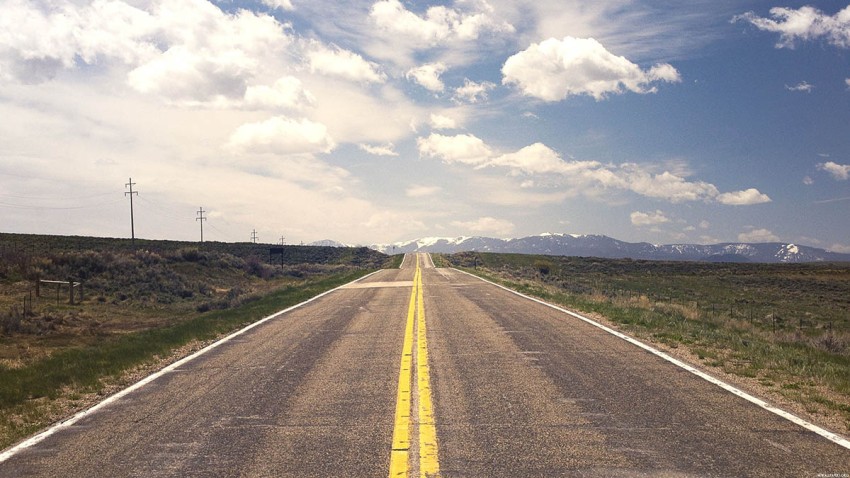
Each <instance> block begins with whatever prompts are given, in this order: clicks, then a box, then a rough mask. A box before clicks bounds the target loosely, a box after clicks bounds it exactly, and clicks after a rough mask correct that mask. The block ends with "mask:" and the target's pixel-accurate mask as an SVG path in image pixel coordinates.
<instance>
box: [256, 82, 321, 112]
mask: <svg viewBox="0 0 850 478" xmlns="http://www.w3.org/2000/svg"><path fill="white" fill-rule="evenodd" d="M314 102H315V98H314V97H313V95H312V94H311V93H310V92H309V91H307V90H305V89H304V87H303V85H302V84H301V80H299V79H298V78H295V77H293V76H285V77H282V78H279V79H277V80H276V81H275V82H274V84H273V85H272V86H266V85H254V86H249V87H248V88H247V89H246V90H245V106H246V107H248V108H253V109H281V108H284V109H293V110H298V109H302V108H304V107H306V106H309V105H311V104H313V103H314Z"/></svg>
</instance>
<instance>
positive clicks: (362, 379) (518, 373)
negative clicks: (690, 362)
mask: <svg viewBox="0 0 850 478" xmlns="http://www.w3.org/2000/svg"><path fill="white" fill-rule="evenodd" d="M2 458H5V460H4V461H3V462H2V463H0V476H2V477H8V478H12V477H31V476H32V477H36V476H38V477H41V476H46V477H52V476H55V477H201V476H221V477H237V476H238V477H255V476H256V477H299V478H303V477H388V476H399V477H403V476H411V477H414V476H442V477H558V476H575V477H677V478H678V477H743V476H747V477H749V476H752V477H758V476H764V477H784V476H787V477H811V478H818V477H848V476H850V450H848V449H847V448H846V447H845V446H843V445H842V444H840V443H835V442H833V441H830V440H827V439H826V438H824V437H822V436H820V435H818V434H816V433H814V432H812V431H810V430H808V429H806V428H803V427H801V426H799V425H797V424H795V423H792V422H791V421H788V420H786V419H784V418H782V417H780V416H778V415H776V414H774V413H771V412H769V411H767V410H765V409H763V408H761V407H758V406H756V405H754V404H752V403H750V402H749V401H746V400H744V399H742V398H740V397H738V396H736V395H735V394H733V393H730V392H729V391H727V390H724V389H723V388H721V387H719V386H717V385H715V384H712V383H709V382H708V381H706V380H703V379H702V378H700V377H698V376H696V375H694V374H692V373H690V372H688V371H686V370H684V369H682V368H680V367H677V366H676V365H674V364H672V363H670V362H668V361H666V360H664V359H662V358H660V357H658V356H657V355H654V354H652V353H649V352H647V351H646V350H643V349H641V348H639V347H638V346H636V345H634V344H632V343H629V342H627V341H625V340H623V339H622V338H619V337H616V336H614V335H612V334H610V333H608V332H606V331H604V330H602V329H600V328H598V327H595V326H594V325H592V324H588V323H586V322H584V321H582V320H579V319H577V318H575V317H573V316H571V315H569V314H566V313H565V312H563V311H561V310H557V309H555V308H552V307H548V306H546V305H544V304H541V303H539V302H535V301H532V300H529V299H527V298H524V297H521V296H519V295H516V294H513V293H511V292H509V291H506V290H504V289H502V288H499V287H497V286H495V285H492V284H489V283H487V282H484V281H481V280H479V279H477V278H474V277H472V276H470V275H468V274H465V273H462V272H459V271H456V270H453V269H437V268H434V267H433V264H432V263H431V261H430V258H429V256H427V255H424V254H419V255H412V254H411V255H408V256H407V257H406V258H405V262H404V264H403V265H402V267H401V268H400V269H397V270H383V271H380V272H378V273H376V274H373V275H370V276H368V277H366V278H365V279H362V280H360V281H357V282H354V283H352V284H349V285H347V286H344V287H343V288H340V289H337V290H335V291H333V292H331V293H329V294H326V295H323V296H321V297H319V298H317V299H315V300H313V301H310V302H308V303H306V304H304V305H302V306H300V307H297V308H294V309H291V310H288V311H286V312H285V313H282V314H279V315H277V316H275V317H273V318H271V319H269V320H266V321H265V322H263V323H262V324H260V325H258V326H256V327H253V328H251V329H250V330H248V331H245V332H244V333H242V334H239V335H237V336H234V337H232V338H231V339H229V340H227V341H225V342H223V343H220V344H219V345H218V346H216V347H215V348H212V349H211V350H208V351H207V352H205V353H203V354H200V355H198V356H196V357H194V358H192V359H191V360H187V361H183V362H180V363H178V364H177V365H176V366H174V367H171V368H169V369H167V370H166V371H165V372H164V373H161V374H160V375H158V376H156V377H154V378H153V379H151V380H149V381H148V383H146V384H145V385H144V386H139V387H136V388H135V389H134V390H132V391H130V392H129V393H125V394H123V395H121V396H119V397H117V398H113V399H112V400H110V401H108V402H107V403H106V404H104V405H102V406H100V407H99V408H97V409H96V410H95V411H93V412H91V413H88V414H86V415H84V416H81V417H79V418H78V419H76V420H75V421H73V423H71V424H66V425H64V426H60V427H58V428H57V429H55V430H52V431H51V432H50V433H49V435H48V436H45V437H41V438H39V441H37V442H35V443H31V444H28V446H24V447H19V449H17V450H15V451H14V452H10V451H9V450H7V452H6V453H5V454H4V455H3V457H2Z"/></svg>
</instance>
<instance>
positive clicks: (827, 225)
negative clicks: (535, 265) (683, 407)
mask: <svg viewBox="0 0 850 478" xmlns="http://www.w3.org/2000/svg"><path fill="white" fill-rule="evenodd" d="M813 3H814V4H809V5H801V6H799V7H796V8H791V7H773V6H771V5H766V4H765V3H764V2H761V1H754V0H753V1H744V2H725V1H724V2H715V1H708V0H698V1H696V2H690V3H688V4H687V5H683V6H674V7H666V8H664V9H660V8H658V7H656V6H655V5H654V4H653V3H652V2H645V1H640V0H633V1H629V2H625V3H624V2H620V1H614V0H610V1H601V2H593V3H588V2H580V1H566V2H564V1H554V0H545V1H535V2H531V1H527V2H526V1H522V2H513V1H512V2H508V1H506V0H457V1H454V2H447V3H446V2H441V3H440V4H437V3H433V4H420V3H417V4H414V3H411V2H402V1H400V0H363V1H354V2H343V3H342V4H340V3H339V2H330V1H328V0H311V1H309V2H307V1H299V0H236V1H229V0H228V1H223V0H222V1H208V0H134V1H130V0H80V1H71V0H53V1H46V0H7V1H5V2H3V3H2V4H0V118H3V120H2V121H0V138H2V141H0V214H2V217H3V221H2V225H3V227H2V228H0V232H34V233H49V234H91V235H107V236H110V235H111V236H124V235H128V224H126V223H127V222H128V221H127V218H126V216H127V215H128V211H127V204H126V202H125V199H124V196H123V192H124V190H123V189H122V186H123V185H124V183H126V182H127V178H129V177H132V178H133V181H134V182H136V183H138V190H139V191H140V194H139V196H138V198H139V204H138V207H137V231H138V232H137V234H138V235H140V236H142V237H151V238H170V239H184V240H191V239H193V238H195V237H196V235H197V234H196V233H197V231H196V227H197V224H196V223H195V221H194V217H195V211H196V210H197V208H198V207H199V206H203V207H204V208H205V210H207V211H209V222H208V224H207V226H208V233H207V234H206V236H207V237H208V238H211V239H213V240H223V241H246V240H248V239H249V237H248V236H249V233H250V231H251V230H254V229H255V230H257V231H258V232H259V233H260V239H261V240H263V241H264V242H277V241H278V239H276V238H278V237H281V238H283V237H284V236H285V237H286V238H288V241H291V242H298V241H304V242H310V241H313V240H317V239H325V238H333V239H337V240H340V241H342V242H346V243H362V244H368V243H377V242H384V243H387V242H392V241H397V240H402V239H409V238H412V237H417V236H435V235H443V236H460V235H496V236H508V235H518V236H519V235H531V234H537V233H540V232H544V231H556V230H570V231H575V232H579V233H600V234H606V235H609V236H612V237H617V238H620V239H623V240H630V241H641V240H644V241H651V242H659V243H660V242H686V241H687V242H700V243H711V242H724V241H731V240H737V239H740V238H747V239H754V240H786V241H789V242H797V243H804V244H810V245H815V246H819V247H824V248H827V249H831V250H835V251H838V252H850V240H848V239H847V238H848V237H850V223H848V222H847V221H846V204H847V202H846V200H847V198H848V196H850V193H848V190H847V187H848V184H850V183H848V181H847V179H848V176H850V134H848V133H850V130H848V129H850V107H848V106H850V87H848V85H850V62H848V59H850V56H848V53H850V6H847V7H844V8H840V9H836V8H835V6H834V2H832V3H830V2H822V3H823V5H824V6H819V5H818V2H813ZM281 240H283V239H281Z"/></svg>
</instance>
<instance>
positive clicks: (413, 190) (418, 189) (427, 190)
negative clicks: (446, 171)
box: [405, 184, 442, 198]
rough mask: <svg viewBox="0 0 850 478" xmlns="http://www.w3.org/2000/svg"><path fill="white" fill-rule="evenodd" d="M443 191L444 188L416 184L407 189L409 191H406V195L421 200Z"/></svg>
mask: <svg viewBox="0 0 850 478" xmlns="http://www.w3.org/2000/svg"><path fill="white" fill-rule="evenodd" d="M441 190H442V188H441V187H440V186H423V185H419V184H414V185H412V186H410V187H409V188H407V190H406V191H405V195H407V197H411V198H421V197H427V196H433V195H435V194H437V193H438V192H440V191H441Z"/></svg>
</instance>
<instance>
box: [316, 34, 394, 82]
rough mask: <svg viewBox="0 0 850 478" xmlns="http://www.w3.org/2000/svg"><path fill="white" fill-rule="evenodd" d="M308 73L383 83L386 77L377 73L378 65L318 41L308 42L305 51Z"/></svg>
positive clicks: (350, 52) (355, 54)
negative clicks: (308, 67) (308, 66)
mask: <svg viewBox="0 0 850 478" xmlns="http://www.w3.org/2000/svg"><path fill="white" fill-rule="evenodd" d="M307 62H308V63H309V65H310V71H312V72H319V73H322V74H325V75H332V76H337V77H339V78H345V79H347V80H352V81H362V82H366V83H383V82H384V81H386V79H387V77H386V75H385V74H383V73H382V72H380V71H379V69H378V65H377V64H375V63H373V62H370V61H366V60H365V59H364V58H363V57H362V56H360V55H358V54H357V53H354V52H352V51H348V50H344V49H342V48H339V47H336V46H333V47H327V46H325V45H323V44H321V43H319V42H318V41H312V42H310V46H309V47H308V51H307Z"/></svg>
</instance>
